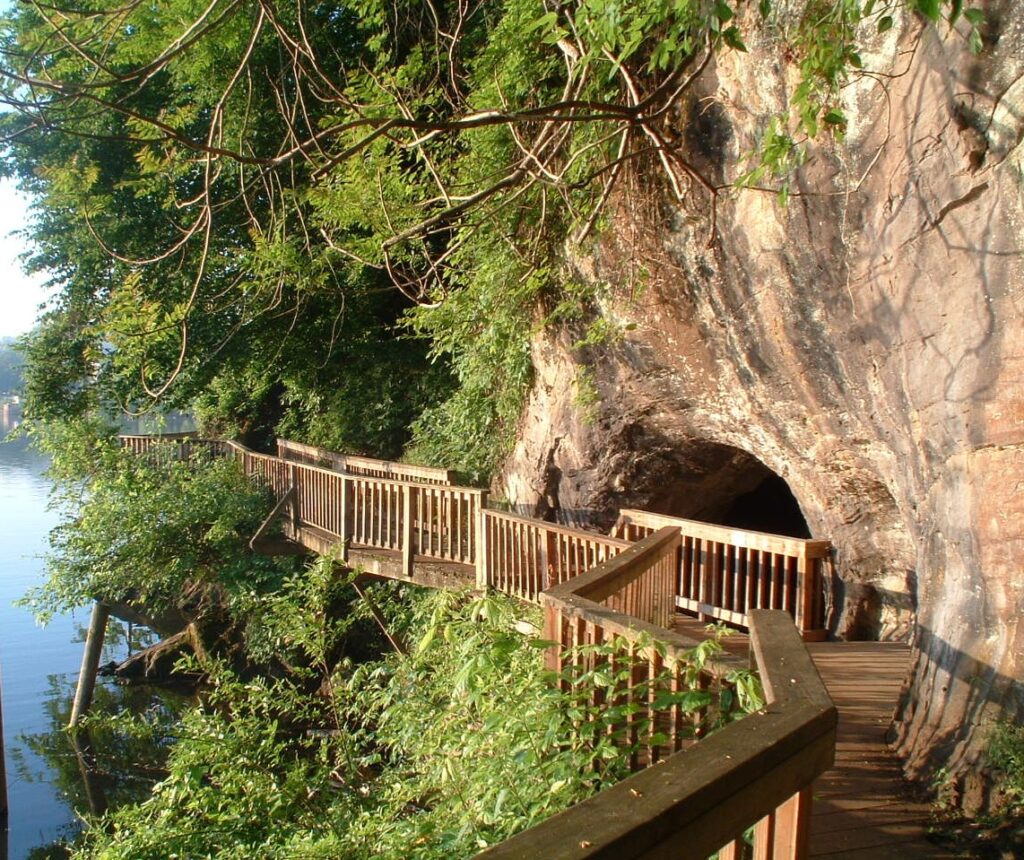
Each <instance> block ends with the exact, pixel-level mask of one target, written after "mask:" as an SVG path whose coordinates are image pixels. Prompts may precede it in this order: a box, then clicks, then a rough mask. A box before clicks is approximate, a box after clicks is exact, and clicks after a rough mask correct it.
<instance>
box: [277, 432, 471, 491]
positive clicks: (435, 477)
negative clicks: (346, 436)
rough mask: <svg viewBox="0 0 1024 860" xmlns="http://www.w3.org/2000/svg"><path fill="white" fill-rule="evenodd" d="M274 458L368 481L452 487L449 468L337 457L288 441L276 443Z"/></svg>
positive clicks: (451, 476) (368, 458)
mask: <svg viewBox="0 0 1024 860" xmlns="http://www.w3.org/2000/svg"><path fill="white" fill-rule="evenodd" d="M277 456H278V457H280V458H281V459H282V460H288V461H290V462H294V463H305V464H307V465H310V466H322V467H323V468H326V469H333V470H335V471H338V472H345V473H347V474H350V475H365V476H367V477H370V478H393V479H394V480H397V481H412V482H414V483H418V484H454V483H455V475H454V473H453V472H452V470H451V469H439V468H436V467H434V466H417V465H415V464H412V463H395V462H393V461H391V460H377V459H374V458H373V457H358V456H356V455H354V454H338V453H335V452H334V451H328V450H327V449H326V448H317V447H316V446H315V445H304V444H303V443H301V442H292V441H291V440H289V439H278V440H277Z"/></svg>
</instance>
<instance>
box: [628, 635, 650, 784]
mask: <svg viewBox="0 0 1024 860" xmlns="http://www.w3.org/2000/svg"><path fill="white" fill-rule="evenodd" d="M626 653H627V659H628V660H629V694H628V696H629V698H628V704H629V705H633V704H634V703H636V699H637V690H636V687H637V684H638V683H640V679H641V678H643V670H644V669H646V666H643V664H641V662H640V654H639V653H638V649H637V647H636V644H635V643H633V642H630V643H629V648H628V650H627V652H626ZM631 710H632V709H631ZM639 722H640V720H639V717H638V714H637V713H636V712H634V713H631V714H630V715H629V717H628V718H627V721H626V725H627V729H626V743H627V744H629V769H630V770H631V771H635V770H639V768H640V750H639V742H640V732H639V729H640V726H639Z"/></svg>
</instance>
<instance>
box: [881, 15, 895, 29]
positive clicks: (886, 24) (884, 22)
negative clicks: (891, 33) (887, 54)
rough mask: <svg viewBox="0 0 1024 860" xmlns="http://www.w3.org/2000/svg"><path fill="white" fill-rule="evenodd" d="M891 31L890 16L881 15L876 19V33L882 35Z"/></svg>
mask: <svg viewBox="0 0 1024 860" xmlns="http://www.w3.org/2000/svg"><path fill="white" fill-rule="evenodd" d="M891 29H892V15H883V16H882V17H881V18H879V19H878V32H879V33H884V32H885V31H886V30H891Z"/></svg>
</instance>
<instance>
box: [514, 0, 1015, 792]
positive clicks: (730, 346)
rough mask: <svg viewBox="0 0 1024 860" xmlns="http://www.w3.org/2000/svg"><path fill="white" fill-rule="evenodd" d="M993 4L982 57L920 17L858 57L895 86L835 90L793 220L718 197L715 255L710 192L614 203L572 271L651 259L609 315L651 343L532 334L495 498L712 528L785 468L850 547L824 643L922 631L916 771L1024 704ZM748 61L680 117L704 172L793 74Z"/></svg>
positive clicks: (724, 73)
mask: <svg viewBox="0 0 1024 860" xmlns="http://www.w3.org/2000/svg"><path fill="white" fill-rule="evenodd" d="M987 11H988V14H989V21H990V24H989V26H988V28H987V30H986V36H987V44H986V50H985V52H984V54H983V55H982V56H981V57H978V58H974V57H972V56H971V55H970V54H969V53H968V52H967V50H966V45H965V42H964V40H963V38H962V36H960V35H959V34H957V33H955V32H953V33H951V32H949V28H948V27H945V26H944V25H943V26H942V27H940V28H938V29H936V28H934V27H930V26H925V25H923V24H922V23H921V22H920V21H918V20H915V19H912V18H907V19H906V20H904V21H903V22H902V25H901V26H898V27H897V28H896V29H895V30H894V31H893V32H891V33H890V34H887V36H886V37H885V38H879V39H878V40H877V44H875V45H874V46H873V48H874V53H873V55H871V56H867V55H866V56H865V62H866V63H867V64H868V66H869V67H872V66H873V67H874V68H879V69H882V70H884V71H885V72H887V73H888V75H890V76H888V77H878V76H875V77H865V78H863V79H861V80H860V81H858V82H856V83H855V84H854V85H851V86H850V87H848V88H847V90H846V92H845V98H846V102H847V105H846V107H847V114H848V116H849V117H850V125H849V129H848V139H847V141H846V143H845V145H842V146H822V147H819V148H818V149H816V150H815V151H814V153H813V156H812V158H811V159H810V160H809V162H808V164H807V165H806V166H805V167H804V168H803V169H802V170H801V172H800V174H799V176H798V177H797V180H796V182H795V183H794V186H793V191H794V193H793V196H792V197H791V199H790V202H789V205H788V207H783V206H781V205H780V203H779V202H778V200H777V199H776V197H775V195H773V194H770V193H763V192H759V191H745V192H742V193H738V194H735V193H727V192H722V193H721V194H720V195H719V199H718V202H717V225H716V228H715V233H714V241H713V243H712V244H711V245H710V246H709V245H708V241H707V240H708V237H709V231H710V229H711V219H710V217H709V206H710V203H709V200H708V198H707V196H706V195H703V194H702V193H699V192H697V191H694V193H693V195H692V197H691V198H690V199H689V200H688V201H686V203H685V205H683V206H676V207H672V208H671V210H669V211H667V212H665V211H663V212H661V213H657V212H655V213H652V214H651V217H648V218H643V217H642V216H641V215H640V214H638V213H640V212H641V210H640V209H638V208H637V207H636V204H635V201H634V202H633V203H632V204H631V206H624V207H623V208H624V210H629V212H630V218H632V219H633V221H634V227H636V223H635V222H643V224H642V225H641V226H642V229H640V228H638V229H637V230H634V231H633V232H632V234H631V231H630V230H628V229H618V230H614V231H610V234H607V235H606V236H605V238H604V239H603V241H602V245H601V247H600V248H599V249H598V250H597V251H596V252H595V253H594V255H593V256H592V257H589V258H588V259H587V260H585V261H581V262H580V263H579V266H580V268H581V270H582V271H583V272H584V274H585V275H587V276H588V277H591V278H593V279H596V280H601V279H607V280H610V281H615V279H616V278H617V277H620V275H621V271H622V262H623V261H624V260H630V259H634V260H635V259H639V258H642V259H643V260H644V262H645V266H646V268H647V271H648V284H647V287H646V289H644V290H643V291H641V292H640V293H639V294H638V295H637V296H634V299H633V301H631V302H627V301H624V300H621V298H620V300H619V301H618V302H616V303H614V304H610V305H609V306H608V307H606V308H605V309H604V312H605V313H606V314H609V315H618V316H620V317H623V318H626V319H628V320H630V321H632V322H635V323H636V327H635V328H633V329H631V330H628V331H626V332H625V335H624V337H623V339H622V340H621V342H619V343H617V344H612V345H609V346H606V347H605V348H602V349H599V350H583V351H581V350H578V349H573V348H572V342H573V338H574V336H575V335H574V333H572V332H565V331H563V332H557V333H550V334H549V335H548V336H546V337H545V338H544V339H543V340H539V341H538V342H537V343H536V345H535V353H534V357H535V361H536V365H537V368H538V373H537V382H536V385H535V388H534V391H533V393H532V396H531V399H530V403H529V405H528V408H527V410H526V412H525V414H524V417H523V425H522V432H521V438H520V442H519V444H518V446H517V448H516V450H515V453H514V454H513V456H512V457H511V458H510V460H509V462H508V463H507V466H506V468H505V471H504V473H503V475H502V477H501V479H500V481H499V483H500V486H499V487H498V488H497V489H498V491H499V492H501V493H503V494H504V495H506V496H507V497H508V498H509V499H511V500H512V501H514V502H516V503H518V504H520V505H521V506H524V507H534V508H536V509H538V510H539V511H540V512H549V513H552V512H556V511H560V512H561V516H563V517H564V518H567V519H574V518H575V519H580V518H584V519H586V518H589V519H591V520H595V521H597V522H601V521H602V516H605V517H606V516H607V512H608V511H610V510H612V509H614V508H617V507H618V506H620V505H623V504H627V503H628V504H631V505H636V506H650V507H652V508H655V509H660V510H666V511H671V512H673V513H677V514H680V515H684V516H685V515H697V516H699V515H700V512H701V508H702V506H703V507H705V508H707V507H714V504H715V499H720V498H721V497H723V496H726V495H729V494H730V493H732V494H735V493H736V492H741V491H742V489H743V487H744V486H745V482H746V483H750V482H751V481H754V479H755V477H756V475H757V474H758V472H757V469H758V468H759V467H758V465H757V464H758V463H760V464H763V465H764V466H766V467H767V468H768V469H770V470H771V471H772V472H774V473H776V474H777V475H780V476H782V477H783V478H784V479H785V480H786V481H787V483H788V484H789V486H790V488H791V489H792V490H793V493H794V495H795V496H796V498H797V500H798V502H799V504H800V508H801V510H802V512H803V514H804V517H805V519H806V521H807V524H808V526H809V527H810V530H811V532H812V533H813V535H814V536H815V537H827V538H830V539H831V540H832V541H833V542H834V544H835V547H836V561H837V571H838V575H839V577H840V580H841V581H840V582H838V583H837V584H836V588H835V592H834V598H835V599H834V604H833V616H832V618H831V625H832V629H833V630H834V632H835V633H836V634H838V635H840V636H852V637H883V638H884V637H907V636H913V637H914V642H915V645H916V652H915V653H916V655H917V657H916V662H915V667H914V671H913V673H912V678H911V681H912V682H911V683H910V684H909V685H908V688H907V695H906V699H905V702H904V707H903V710H902V711H901V714H900V723H899V728H900V731H901V740H902V743H903V748H904V750H905V751H906V752H907V753H908V756H909V766H910V770H911V771H912V772H917V773H921V772H923V771H924V770H925V769H927V768H928V767H932V766H934V765H935V763H936V762H937V761H939V760H942V759H945V758H948V759H949V763H950V764H951V765H952V766H953V768H954V769H955V768H956V767H957V766H958V765H960V764H961V763H964V762H969V761H971V760H973V759H974V758H975V757H976V755H977V751H978V749H979V748H980V746H981V745H982V744H983V740H982V739H981V735H980V734H979V733H978V732H975V731H972V728H971V727H972V726H977V725H979V724H981V725H984V724H985V723H986V721H987V720H989V719H991V718H994V716H995V715H998V714H1002V715H1004V716H1006V715H1010V716H1012V715H1013V714H1015V713H1016V714H1020V713H1024V705H1022V693H1021V688H1020V685H1019V683H1016V682H1017V681H1018V679H1019V678H1020V677H1021V673H1022V670H1024V632H1022V631H1021V628H1020V627H1019V621H1018V619H1019V617H1020V616H1021V614H1022V613H1024V574H1022V573H1021V570H1022V568H1024V517H1022V513H1024V452H1022V448H1021V442H1022V440H1024V325H1022V319H1024V313H1022V312H1024V232H1022V228H1024V146H1021V139H1022V136H1024V77H1022V75H1024V18H1021V16H1020V15H1019V14H1013V4H1012V3H1008V2H1007V3H994V4H990V5H989V6H988V7H987ZM748 45H749V46H750V48H751V52H750V55H749V56H741V55H738V54H733V55H724V56H722V57H720V58H719V59H718V61H717V63H716V64H714V65H713V66H712V67H711V68H709V69H708V71H707V72H706V73H705V75H704V76H703V78H702V80H701V83H700V91H699V92H696V93H694V94H693V97H692V99H691V100H690V101H689V102H688V103H687V105H686V106H685V107H684V109H683V111H682V112H681V115H680V117H679V119H678V128H679V133H680V141H679V145H680V146H681V147H682V148H683V150H684V151H685V153H686V155H687V157H688V158H689V160H690V161H691V162H692V163H693V164H695V165H696V166H698V167H699V168H700V169H701V170H702V172H704V174H705V175H706V176H709V177H712V178H714V179H716V181H725V182H727V181H729V180H730V179H731V178H732V177H733V176H735V172H736V165H737V163H738V161H739V159H740V157H741V156H742V154H743V153H744V152H746V151H748V150H749V149H750V148H751V147H752V146H753V145H754V143H755V140H756V137H757V134H758V133H759V131H760V130H761V129H763V127H764V124H765V122H766V121H767V118H768V117H769V116H771V115H772V114H773V113H775V112H776V111H779V110H781V109H782V108H783V107H784V105H785V98H786V92H787V86H791V85H792V82H793V69H792V68H791V67H789V66H788V65H787V64H786V61H785V60H784V59H783V58H781V57H780V55H779V52H778V50H777V48H776V47H775V46H773V44H772V43H771V42H770V41H769V40H768V39H764V40H763V41H762V42H761V43H760V44H758V43H757V42H756V40H754V39H751V40H749V41H748ZM650 208H656V206H653V205H652V207H650ZM619 224H620V226H623V227H625V226H626V225H625V222H624V221H623V220H622V219H621V218H620V220H619ZM637 232H639V233H641V234H642V238H641V239H640V240H637V239H636V234H637ZM581 365H587V370H586V372H585V373H584V374H583V375H582V376H581V371H580V366H581ZM581 379H582V380H583V382H584V383H586V384H587V385H591V386H592V387H594V388H596V390H597V392H598V393H599V395H600V398H599V400H598V401H597V403H596V405H594V404H591V405H589V406H588V407H587V408H583V407H581V406H580V402H581V400H585V399H586V398H581V397H580V396H579V388H580V385H581V384H582V383H581V382H580V380H581Z"/></svg>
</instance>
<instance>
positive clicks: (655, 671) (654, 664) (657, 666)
mask: <svg viewBox="0 0 1024 860" xmlns="http://www.w3.org/2000/svg"><path fill="white" fill-rule="evenodd" d="M663 667H664V663H663V662H662V658H661V655H660V654H659V653H658V652H657V651H656V650H655V649H654V648H652V649H651V652H650V657H649V659H648V661H647V670H648V674H647V719H648V721H649V725H648V727H647V764H648V765H652V764H656V763H657V761H658V759H659V758H661V746H660V745H659V744H656V743H654V742H653V736H654V735H655V734H656V732H657V728H658V727H657V725H656V722H657V711H656V710H655V708H654V702H655V700H656V699H657V697H658V690H657V679H658V675H660V674H661V670H662V668H663Z"/></svg>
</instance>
